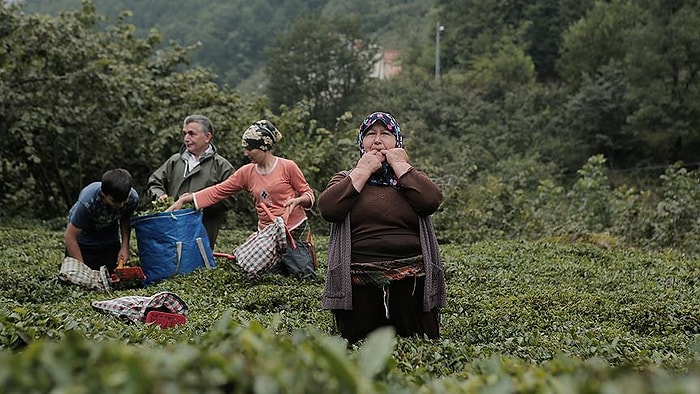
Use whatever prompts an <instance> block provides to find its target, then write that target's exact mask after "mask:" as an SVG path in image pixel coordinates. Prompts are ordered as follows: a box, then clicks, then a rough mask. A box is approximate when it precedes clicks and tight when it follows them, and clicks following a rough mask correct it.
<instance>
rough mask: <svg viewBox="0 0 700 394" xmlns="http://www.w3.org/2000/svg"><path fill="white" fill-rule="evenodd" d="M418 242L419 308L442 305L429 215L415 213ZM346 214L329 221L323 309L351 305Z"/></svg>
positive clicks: (442, 282) (438, 263) (442, 271)
mask: <svg viewBox="0 0 700 394" xmlns="http://www.w3.org/2000/svg"><path fill="white" fill-rule="evenodd" d="M418 222H419V224H420V244H421V250H422V254H423V264H424V267H425V282H424V286H423V311H425V312H428V311H431V310H433V309H435V308H441V307H444V306H445V304H446V302H447V297H446V291H447V290H446V286H445V269H444V268H443V266H442V261H441V260H440V253H439V249H438V243H437V237H436V236H435V229H434V228H433V223H432V221H431V220H430V217H429V216H426V217H420V216H419V217H418ZM350 244H351V241H350V217H349V215H348V217H346V218H345V220H344V221H343V222H342V223H331V232H330V237H329V244H328V273H327V274H326V283H325V286H324V289H323V309H345V310H351V309H352V282H351V278H350V263H351V257H350V256H351V255H350Z"/></svg>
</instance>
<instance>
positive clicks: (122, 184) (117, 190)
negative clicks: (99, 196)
mask: <svg viewBox="0 0 700 394" xmlns="http://www.w3.org/2000/svg"><path fill="white" fill-rule="evenodd" d="M132 185H133V179H132V178H131V174H129V171H127V170H125V169H123V168H117V169H114V170H109V171H107V172H105V173H104V174H103V175H102V192H103V193H104V194H106V195H108V196H110V197H112V198H113V199H114V200H116V201H120V202H121V201H126V199H127V198H129V193H130V192H131V187H132Z"/></svg>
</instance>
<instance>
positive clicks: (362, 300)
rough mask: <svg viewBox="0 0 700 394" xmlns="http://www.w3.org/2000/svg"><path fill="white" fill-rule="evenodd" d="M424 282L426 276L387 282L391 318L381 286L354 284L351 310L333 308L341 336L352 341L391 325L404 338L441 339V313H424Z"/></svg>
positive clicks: (434, 310)
mask: <svg viewBox="0 0 700 394" xmlns="http://www.w3.org/2000/svg"><path fill="white" fill-rule="evenodd" d="M423 281H424V277H418V278H414V277H408V278H405V279H401V280H397V281H394V282H391V283H390V284H389V285H388V296H389V299H388V306H389V318H388V319H387V317H386V311H385V309H384V290H383V289H382V288H381V287H376V286H356V285H353V286H352V310H350V311H348V310H340V309H334V310H333V315H334V316H335V323H336V326H337V327H338V331H339V332H340V335H341V336H342V337H343V338H345V339H347V341H348V342H349V343H351V344H352V343H355V342H357V341H359V340H361V339H363V338H365V337H366V336H367V335H368V334H369V333H371V332H372V331H374V330H375V329H377V328H379V327H384V326H391V327H393V328H394V329H395V330H396V334H397V335H399V336H402V337H411V336H423V335H425V336H427V337H428V338H431V339H435V338H438V337H439V336H440V312H439V310H438V308H435V309H433V310H431V311H429V312H423Z"/></svg>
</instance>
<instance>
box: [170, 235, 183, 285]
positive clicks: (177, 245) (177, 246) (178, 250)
mask: <svg viewBox="0 0 700 394" xmlns="http://www.w3.org/2000/svg"><path fill="white" fill-rule="evenodd" d="M175 252H176V253H177V262H176V263H175V271H173V273H172V275H170V276H175V275H177V272H178V271H180V260H182V241H177V242H175Z"/></svg>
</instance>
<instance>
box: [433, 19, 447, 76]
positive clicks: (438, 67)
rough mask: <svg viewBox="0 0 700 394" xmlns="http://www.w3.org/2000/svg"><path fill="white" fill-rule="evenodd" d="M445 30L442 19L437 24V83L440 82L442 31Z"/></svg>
mask: <svg viewBox="0 0 700 394" xmlns="http://www.w3.org/2000/svg"><path fill="white" fill-rule="evenodd" d="M443 30H445V26H442V25H440V21H437V22H436V24H435V83H436V84H438V85H439V84H440V32H441V31H443Z"/></svg>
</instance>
